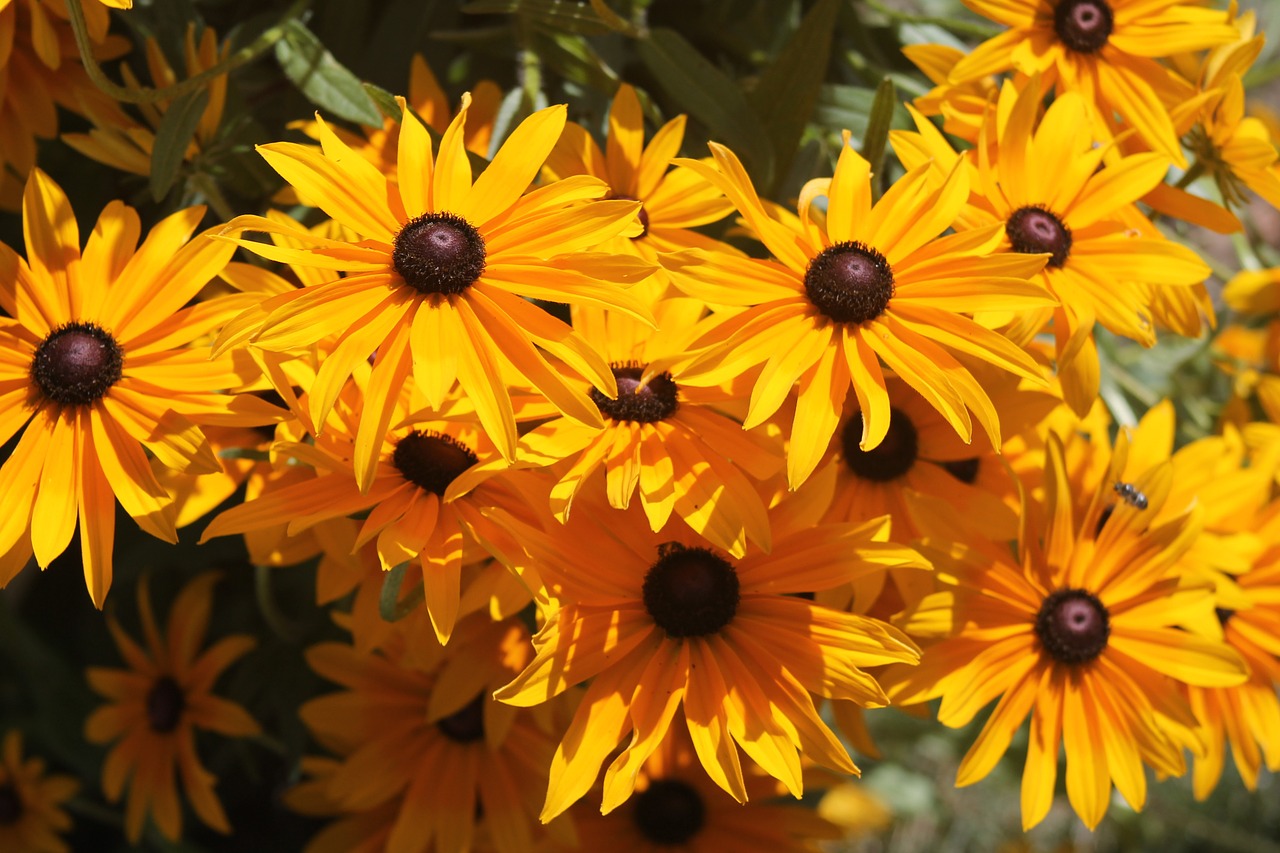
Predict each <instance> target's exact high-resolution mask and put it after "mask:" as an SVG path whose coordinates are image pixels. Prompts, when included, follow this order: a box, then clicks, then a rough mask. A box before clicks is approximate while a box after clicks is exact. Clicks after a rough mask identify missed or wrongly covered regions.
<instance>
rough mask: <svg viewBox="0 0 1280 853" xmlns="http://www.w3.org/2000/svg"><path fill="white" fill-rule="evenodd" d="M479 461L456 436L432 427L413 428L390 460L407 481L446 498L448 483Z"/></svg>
mask: <svg viewBox="0 0 1280 853" xmlns="http://www.w3.org/2000/svg"><path fill="white" fill-rule="evenodd" d="M477 461H479V459H478V457H477V456H476V454H475V452H474V451H472V450H471V448H469V447H467V446H466V445H465V444H463V443H462V442H460V441H458V440H457V439H456V438H453V437H452V436H448V435H442V434H440V433H438V432H433V431H431V430H426V431H423V430H414V431H413V432H411V433H409V434H408V435H406V436H405V437H404V438H402V439H400V440H399V441H398V442H396V449H395V451H394V452H393V453H392V456H391V462H392V464H393V465H395V466H396V470H398V471H399V472H400V473H401V474H402V475H403V476H404V478H405V479H406V480H408V481H409V482H411V483H413V484H414V485H415V486H419V487H421V488H423V489H426V490H427V491H428V492H434V493H435V494H437V495H439V496H440V497H444V493H445V490H446V489H448V488H449V484H450V483H452V482H453V481H454V480H456V479H457V478H458V475H459V474H461V473H462V472H463V471H465V470H467V469H468V468H470V467H471V466H472V465H475V464H476V462H477Z"/></svg>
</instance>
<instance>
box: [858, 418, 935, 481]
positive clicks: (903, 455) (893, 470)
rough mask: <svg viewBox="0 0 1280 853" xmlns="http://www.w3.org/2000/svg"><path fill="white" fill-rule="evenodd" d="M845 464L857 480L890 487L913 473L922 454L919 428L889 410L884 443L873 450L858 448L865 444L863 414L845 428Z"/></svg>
mask: <svg viewBox="0 0 1280 853" xmlns="http://www.w3.org/2000/svg"><path fill="white" fill-rule="evenodd" d="M840 441H841V444H842V446H843V449H844V464H845V465H848V466H849V470H850V471H852V472H853V473H854V474H855V475H857V476H858V477H861V478H862V479H864V480H871V481H873V482H876V483H888V482H890V481H892V480H896V479H898V478H899V477H901V476H903V475H904V474H906V473H907V472H908V471H910V470H911V468H912V466H914V465H915V464H916V458H917V455H918V453H919V436H918V435H917V433H916V425H915V424H913V423H912V422H911V418H909V417H907V416H906V415H905V414H904V413H902V412H901V411H899V410H898V409H890V410H889V431H888V432H886V433H885V435H884V440H883V441H881V442H880V443H879V444H877V445H876V446H875V447H873V448H871V449H870V450H863V449H862V448H861V447H859V446H858V443H859V442H861V441H862V413H861V412H859V413H858V414H856V415H854V416H853V417H851V418H849V420H848V421H847V422H846V423H845V425H844V432H843V433H841V435H840Z"/></svg>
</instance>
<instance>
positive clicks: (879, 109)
mask: <svg viewBox="0 0 1280 853" xmlns="http://www.w3.org/2000/svg"><path fill="white" fill-rule="evenodd" d="M897 108H898V90H897V89H896V88H895V87H894V85H893V81H892V80H890V79H889V78H888V77H886V78H884V79H883V80H881V81H880V85H879V86H877V87H876V97H875V100H874V101H872V102H871V114H870V115H869V116H868V117H867V132H866V133H865V134H864V135H863V137H862V152H861V153H862V156H863V157H865V158H867V162H868V163H870V164H871V173H872V174H873V175H879V174H880V171H881V169H880V167H881V166H883V165H884V149H885V146H886V145H887V144H888V142H889V128H890V127H892V125H893V111H894V110H896V109H897Z"/></svg>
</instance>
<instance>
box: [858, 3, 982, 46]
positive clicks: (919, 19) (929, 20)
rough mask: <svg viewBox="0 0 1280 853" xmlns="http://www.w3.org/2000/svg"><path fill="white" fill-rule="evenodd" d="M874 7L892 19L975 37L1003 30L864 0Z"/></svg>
mask: <svg viewBox="0 0 1280 853" xmlns="http://www.w3.org/2000/svg"><path fill="white" fill-rule="evenodd" d="M862 2H864V3H866V4H867V5H868V6H870V7H871V8H872V9H875V10H876V11H877V12H879V13H880V14H881V15H884V16H885V17H887V18H889V19H890V20H892V21H899V22H901V23H904V24H932V25H934V26H935V27H942V28H943V29H944V30H950V31H951V32H953V33H959V34H960V35H966V36H973V37H974V38H980V39H989V38H995V37H996V36H998V35H1000V32H1001V30H1000V29H999V28H997V27H991V26H987V25H986V24H976V23H970V22H969V21H953V20H951V19H950V18H935V17H934V16H932V15H912V14H910V13H909V12H899V11H897V10H896V9H890V8H889V7H888V6H886V5H884V3H882V2H880V0H862Z"/></svg>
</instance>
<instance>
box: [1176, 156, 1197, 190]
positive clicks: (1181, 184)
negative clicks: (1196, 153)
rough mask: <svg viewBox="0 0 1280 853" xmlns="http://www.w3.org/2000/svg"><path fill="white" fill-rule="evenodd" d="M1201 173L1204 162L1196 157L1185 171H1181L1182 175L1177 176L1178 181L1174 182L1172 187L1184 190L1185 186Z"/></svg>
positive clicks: (1192, 182) (1193, 181)
mask: <svg viewBox="0 0 1280 853" xmlns="http://www.w3.org/2000/svg"><path fill="white" fill-rule="evenodd" d="M1203 174H1204V163H1202V162H1201V161H1200V160H1198V159H1197V160H1196V161H1195V162H1194V163H1192V164H1191V165H1190V166H1189V167H1187V171H1185V172H1183V173H1182V177H1181V178H1178V182H1177V183H1176V184H1174V185H1173V187H1174V189H1178V190H1185V189H1186V188H1187V187H1189V186H1191V185H1192V184H1194V183H1195V182H1196V179H1197V178H1199V177H1200V176H1201V175H1203Z"/></svg>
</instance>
